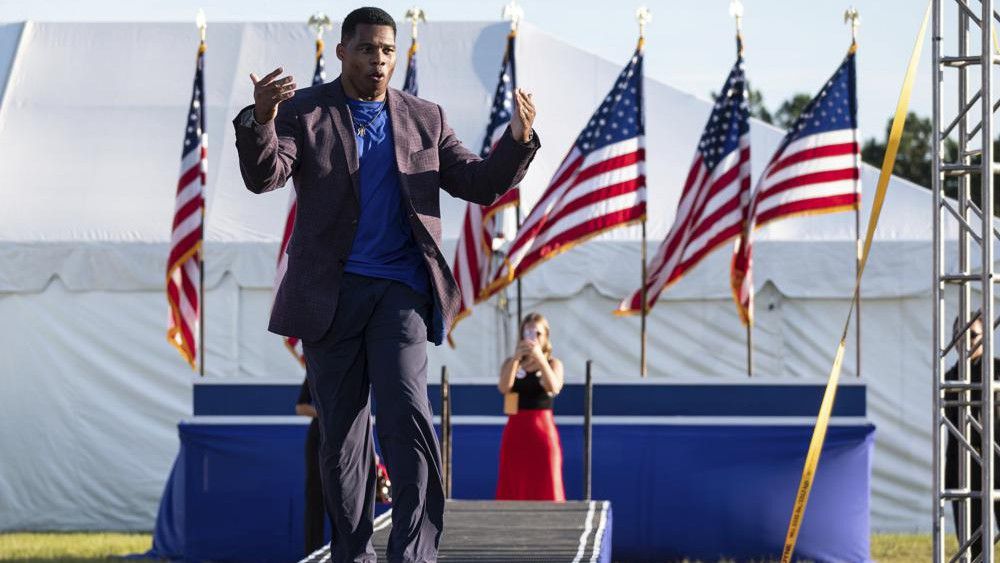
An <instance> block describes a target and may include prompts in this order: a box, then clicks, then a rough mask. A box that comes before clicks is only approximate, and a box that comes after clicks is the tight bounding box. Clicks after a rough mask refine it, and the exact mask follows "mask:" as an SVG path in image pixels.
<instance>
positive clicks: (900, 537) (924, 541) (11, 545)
mask: <svg viewBox="0 0 1000 563" xmlns="http://www.w3.org/2000/svg"><path fill="white" fill-rule="evenodd" d="M152 542H153V539H152V536H150V535H149V534H120V533H92V532H80V533H47V532H46V533H20V532H18V533H2V534H0V561H31V562H37V563H42V562H55V561H59V562H60V563H62V562H74V561H76V562H82V561H108V560H110V559H109V558H110V557H114V556H119V555H127V554H130V553H142V552H145V551H146V550H148V549H149V548H150V546H151V545H152ZM947 551H948V552H949V553H954V551H955V538H954V537H949V538H948V544H947ZM872 558H873V559H874V560H875V561H878V562H879V563H911V562H913V561H929V560H930V558H931V537H930V535H908V534H876V535H874V536H872Z"/></svg>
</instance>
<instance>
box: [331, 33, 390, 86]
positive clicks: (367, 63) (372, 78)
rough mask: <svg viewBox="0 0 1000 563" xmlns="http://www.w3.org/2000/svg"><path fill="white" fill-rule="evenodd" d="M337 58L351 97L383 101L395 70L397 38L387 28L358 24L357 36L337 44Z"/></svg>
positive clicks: (355, 34)
mask: <svg viewBox="0 0 1000 563" xmlns="http://www.w3.org/2000/svg"><path fill="white" fill-rule="evenodd" d="M337 58H339V59H340V61H341V66H340V73H341V76H342V77H343V80H344V82H345V85H344V86H345V88H344V90H345V91H346V92H347V94H348V95H349V96H356V97H358V98H360V99H363V100H373V99H380V98H381V97H382V96H383V95H385V91H386V88H388V87H389V79H390V78H392V71H393V70H395V68H396V35H395V33H393V31H392V28H391V27H389V26H387V25H371V24H358V26H357V27H356V28H355V30H354V35H353V36H352V37H350V38H348V40H347V42H346V43H340V44H339V45H337Z"/></svg>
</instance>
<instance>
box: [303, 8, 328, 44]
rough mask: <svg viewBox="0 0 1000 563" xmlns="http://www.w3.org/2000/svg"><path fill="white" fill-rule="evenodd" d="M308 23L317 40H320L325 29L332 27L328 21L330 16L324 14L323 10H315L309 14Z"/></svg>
mask: <svg viewBox="0 0 1000 563" xmlns="http://www.w3.org/2000/svg"><path fill="white" fill-rule="evenodd" d="M308 25H309V27H310V28H312V30H313V31H314V32H316V40H317V41H322V40H323V34H324V33H326V30H328V29H331V28H332V27H333V24H332V23H331V22H330V16H328V15H326V14H324V13H323V12H316V13H315V14H313V15H311V16H309V22H308Z"/></svg>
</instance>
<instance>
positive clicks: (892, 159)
mask: <svg viewBox="0 0 1000 563" xmlns="http://www.w3.org/2000/svg"><path fill="white" fill-rule="evenodd" d="M930 15H931V3H930V2H928V4H927V10H926V11H925V12H924V21H923V23H922V24H920V33H919V34H918V35H917V43H916V45H914V46H913V53H911V54H910V63H909V65H908V66H907V68H906V75H905V77H904V78H903V89H902V91H901V92H900V93H899V102H897V104H896V115H895V116H893V118H892V128H891V129H890V131H889V143H888V146H886V150H885V158H884V159H883V160H882V170H881V173H880V174H879V177H878V184H877V188H876V191H875V199H874V200H873V202H872V212H871V216H870V217H869V219H868V232H867V234H866V235H865V244H864V250H863V251H862V254H861V264H860V265H859V266H858V274H857V278H856V279H855V282H854V297H853V299H852V300H851V308H850V310H849V311H848V312H847V321H846V322H845V323H844V331H843V332H842V333H841V336H840V344H838V345H837V354H836V356H834V360H833V367H831V368H830V377H829V380H828V381H827V383H826V390H825V391H824V392H823V402H822V403H821V404H820V407H819V415H818V416H817V418H816V427H815V428H814V429H813V434H812V439H811V440H810V441H809V452H808V453H807V454H806V462H805V465H804V466H803V468H802V480H801V481H800V482H799V489H798V493H797V494H796V495H795V504H794V505H793V507H792V518H791V521H789V523H788V534H787V535H786V536H785V548H784V549H783V550H782V552H781V562H782V563H789V562H790V561H791V560H792V553H793V552H794V551H795V541H796V539H798V536H799V528H800V527H801V526H802V516H803V515H804V514H805V511H806V503H807V502H808V501H809V491H810V490H811V489H812V484H813V479H814V478H815V476H816V466H817V465H819V455H820V452H821V451H822V450H823V442H824V440H825V439H826V429H827V427H828V426H829V424H830V414H831V413H832V412H833V401H834V399H835V398H836V396H837V383H838V382H839V380H840V368H841V365H842V363H843V360H844V350H845V348H846V342H847V334H848V328H849V326H850V324H851V317H852V315H853V314H854V308H855V307H856V306H857V304H858V299H859V296H860V288H861V275H862V274H863V273H864V271H865V265H866V264H867V263H868V253H869V252H870V251H871V247H872V239H873V238H874V236H875V228H876V227H877V226H878V220H879V215H881V213H882V205H883V204H884V203H885V192H886V188H888V186H889V179H890V178H891V177H892V169H893V166H894V165H895V164H896V152H897V151H898V150H899V141H900V139H901V138H902V136H903V125H904V124H905V123H906V113H907V110H908V109H909V106H910V93H911V92H912V91H913V82H914V80H915V79H916V74H917V63H918V62H919V60H920V51H921V48H922V47H923V44H924V35H925V34H926V32H927V21H928V19H929V18H930Z"/></svg>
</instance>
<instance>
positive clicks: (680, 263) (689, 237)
mask: <svg viewBox="0 0 1000 563" xmlns="http://www.w3.org/2000/svg"><path fill="white" fill-rule="evenodd" d="M749 191H750V136H749V134H746V135H742V136H741V137H740V141H739V149H738V150H734V151H732V152H731V153H729V154H728V155H726V156H725V157H724V158H723V159H722V160H721V161H719V163H718V164H717V165H716V167H715V169H714V170H712V171H711V172H709V170H708V168H707V167H706V166H705V165H704V162H703V160H702V156H701V153H697V154H696V156H695V160H694V163H693V164H692V166H691V170H690V171H689V172H688V177H687V180H686V181H685V182H684V189H683V191H682V193H681V199H680V202H679V203H678V206H677V215H676V217H675V218H674V224H673V226H671V228H670V232H669V233H668V234H667V236H666V238H665V239H664V240H663V242H662V243H661V244H660V248H659V250H657V253H656V256H655V257H654V258H653V260H652V261H651V262H650V263H649V268H648V270H647V272H646V282H645V290H646V307H647V309H646V310H647V311H648V310H649V309H651V308H652V307H653V305H654V304H655V303H656V300H657V298H659V296H660V294H661V293H662V292H663V290H664V289H666V288H667V287H669V286H670V285H671V284H673V283H674V282H676V281H677V280H678V279H680V278H681V276H683V275H684V274H686V273H687V272H688V271H689V270H691V268H693V267H694V266H695V265H697V264H698V262H700V261H701V260H702V259H703V258H705V256H707V255H708V253H709V252H711V251H712V250H714V249H715V248H717V247H718V246H719V245H720V244H723V243H725V242H726V241H728V240H730V239H731V238H733V237H735V236H736V235H738V234H739V233H740V231H741V228H742V225H743V212H742V208H741V198H742V200H743V201H744V202H745V201H746V199H745V198H746V197H747V196H748V194H749ZM642 294H643V288H640V289H637V290H636V291H635V292H634V293H632V295H630V296H629V297H627V298H625V299H624V300H622V302H621V303H620V304H619V305H618V309H617V310H616V311H615V313H616V314H619V315H628V314H634V313H641V312H642V308H643V307H642Z"/></svg>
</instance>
